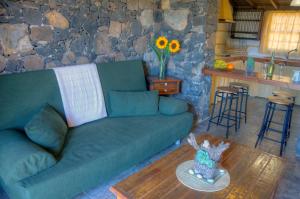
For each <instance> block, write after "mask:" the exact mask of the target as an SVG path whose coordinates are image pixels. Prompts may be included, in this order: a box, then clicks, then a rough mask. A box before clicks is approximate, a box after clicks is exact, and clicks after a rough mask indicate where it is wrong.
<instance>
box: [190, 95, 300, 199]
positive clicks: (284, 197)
mask: <svg viewBox="0 0 300 199" xmlns="http://www.w3.org/2000/svg"><path fill="white" fill-rule="evenodd" d="M265 104H266V100H265V99H263V98H253V97H251V98H249V104H248V122H247V124H244V123H242V125H241V129H240V130H239V131H238V132H237V133H235V132H234V129H232V130H231V131H230V136H229V139H230V140H233V141H235V142H237V143H240V144H245V145H247V146H249V147H254V145H255V141H256V139H257V133H258V131H259V129H260V126H261V122H262V118H263V114H264V108H265ZM277 120H280V117H277ZM206 127H207V121H205V122H203V123H201V124H200V125H199V126H198V128H197V129H195V130H194V132H195V133H196V134H197V135H199V134H202V133H205V132H206ZM209 133H211V134H212V135H216V136H221V137H225V131H224V128H222V127H217V126H215V125H212V127H211V128H210V131H209ZM271 136H273V137H278V134H276V133H274V134H273V135H271ZM298 137H300V107H299V106H295V109H294V113H293V121H292V130H291V137H290V138H289V140H288V144H287V147H286V149H285V151H284V154H283V158H285V160H286V162H287V167H286V169H285V172H284V174H283V178H282V180H281V182H280V183H279V187H278V190H277V194H276V197H275V198H277V199H299V198H300V186H299V185H300V159H297V158H296V157H295V153H296V148H295V146H296V142H297V138H298ZM278 138H279V137H278ZM258 149H260V150H263V151H265V152H267V153H270V154H273V155H277V156H278V155H279V150H280V145H279V144H278V143H274V142H271V141H267V140H265V141H263V142H262V144H261V145H259V146H258Z"/></svg>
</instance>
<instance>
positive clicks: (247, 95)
mask: <svg viewBox="0 0 300 199" xmlns="http://www.w3.org/2000/svg"><path fill="white" fill-rule="evenodd" d="M248 97H249V91H248V90H247V92H246V102H245V123H247V110H248Z"/></svg>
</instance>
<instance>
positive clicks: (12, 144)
mask: <svg viewBox="0 0 300 199" xmlns="http://www.w3.org/2000/svg"><path fill="white" fill-rule="evenodd" d="M55 163H56V159H55V158H54V157H53V155H52V154H50V153H48V152H47V151H45V150H44V149H43V148H41V147H39V146H38V145H36V144H34V143H33V142H31V141H30V140H29V139H28V138H27V137H26V136H25V135H24V133H22V132H19V131H15V130H5V131H1V132H0V178H1V179H2V180H3V182H4V183H5V184H9V183H12V182H16V181H19V180H21V179H24V178H27V177H29V176H32V175H35V174H37V173H38V172H40V171H42V170H44V169H47V168H49V167H51V166H53V165H54V164H55Z"/></svg>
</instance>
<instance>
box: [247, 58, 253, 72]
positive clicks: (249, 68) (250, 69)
mask: <svg viewBox="0 0 300 199" xmlns="http://www.w3.org/2000/svg"><path fill="white" fill-rule="evenodd" d="M254 66H255V60H254V59H253V57H248V59H247V65H246V74H247V75H252V74H253V72H254Z"/></svg>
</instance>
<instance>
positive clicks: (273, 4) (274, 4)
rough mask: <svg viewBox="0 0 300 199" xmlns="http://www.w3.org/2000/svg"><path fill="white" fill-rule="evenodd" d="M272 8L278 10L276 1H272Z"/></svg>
mask: <svg viewBox="0 0 300 199" xmlns="http://www.w3.org/2000/svg"><path fill="white" fill-rule="evenodd" d="M270 2H271V4H272V6H273V7H274V8H275V9H278V6H277V4H276V3H275V2H274V0H270Z"/></svg>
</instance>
